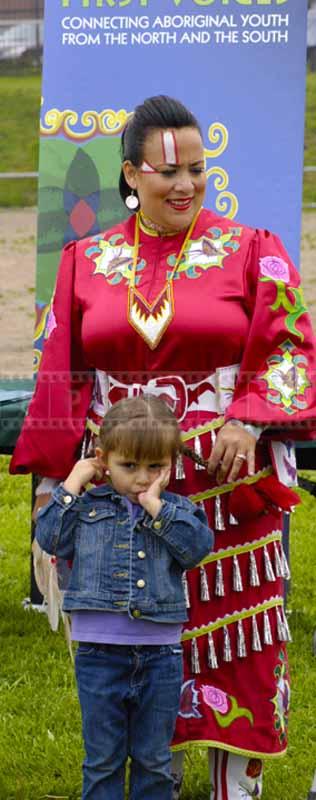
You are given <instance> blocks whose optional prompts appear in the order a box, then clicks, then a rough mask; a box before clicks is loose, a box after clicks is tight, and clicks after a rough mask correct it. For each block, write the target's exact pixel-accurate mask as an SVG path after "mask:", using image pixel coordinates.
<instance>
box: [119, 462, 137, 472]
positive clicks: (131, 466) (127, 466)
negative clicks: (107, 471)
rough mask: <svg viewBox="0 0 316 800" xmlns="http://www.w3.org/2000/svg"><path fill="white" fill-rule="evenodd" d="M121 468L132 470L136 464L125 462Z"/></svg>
mask: <svg viewBox="0 0 316 800" xmlns="http://www.w3.org/2000/svg"><path fill="white" fill-rule="evenodd" d="M121 466H122V467H124V468H125V469H129V470H132V469H135V466H136V464H135V463H134V461H125V462H124V464H122V465H121Z"/></svg>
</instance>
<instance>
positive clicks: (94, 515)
mask: <svg viewBox="0 0 316 800" xmlns="http://www.w3.org/2000/svg"><path fill="white" fill-rule="evenodd" d="M96 516H97V512H96V510H95V508H93V509H92V510H91V511H89V517H96Z"/></svg>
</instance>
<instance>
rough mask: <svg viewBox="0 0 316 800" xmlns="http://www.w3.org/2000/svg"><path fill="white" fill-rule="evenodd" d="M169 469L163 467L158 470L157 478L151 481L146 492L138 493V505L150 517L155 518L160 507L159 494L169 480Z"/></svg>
mask: <svg viewBox="0 0 316 800" xmlns="http://www.w3.org/2000/svg"><path fill="white" fill-rule="evenodd" d="M170 472H171V468H170V467H164V468H163V469H161V470H160V472H159V475H158V477H157V478H156V479H155V480H154V481H153V483H152V484H151V486H150V487H149V489H147V491H146V492H140V493H139V495H138V502H139V503H140V505H141V506H143V508H145V510H146V511H148V514H150V516H151V517H157V516H158V514H159V511H160V509H161V506H162V502H161V500H160V495H161V492H163V490H164V489H165V488H166V486H168V483H169V480H170Z"/></svg>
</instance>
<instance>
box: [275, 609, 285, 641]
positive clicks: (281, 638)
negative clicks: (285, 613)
mask: <svg viewBox="0 0 316 800" xmlns="http://www.w3.org/2000/svg"><path fill="white" fill-rule="evenodd" d="M275 611H276V618H277V631H278V640H279V642H286V641H287V633H286V630H285V625H284V622H283V619H282V616H281V612H280V609H279V608H278V606H277V607H276V609H275Z"/></svg>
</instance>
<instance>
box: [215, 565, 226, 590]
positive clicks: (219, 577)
mask: <svg viewBox="0 0 316 800" xmlns="http://www.w3.org/2000/svg"><path fill="white" fill-rule="evenodd" d="M215 594H216V597H225V586H224V578H223V567H222V562H221V561H220V560H218V561H217V562H216V574H215Z"/></svg>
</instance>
